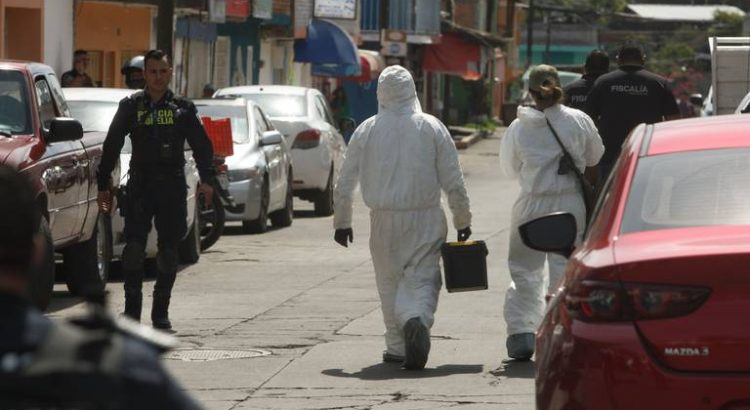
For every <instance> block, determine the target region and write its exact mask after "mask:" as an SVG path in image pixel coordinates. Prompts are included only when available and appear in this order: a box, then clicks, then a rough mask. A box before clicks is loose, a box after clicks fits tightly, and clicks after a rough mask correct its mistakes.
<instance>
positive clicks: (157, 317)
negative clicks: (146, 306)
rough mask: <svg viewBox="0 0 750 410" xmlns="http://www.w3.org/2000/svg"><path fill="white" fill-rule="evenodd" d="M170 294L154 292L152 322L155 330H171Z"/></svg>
mask: <svg viewBox="0 0 750 410" xmlns="http://www.w3.org/2000/svg"><path fill="white" fill-rule="evenodd" d="M169 296H170V295H169V294H168V293H167V294H165V293H161V292H154V303H153V305H151V322H152V323H153V325H154V328H155V329H162V330H169V329H171V328H172V322H170V321H169Z"/></svg>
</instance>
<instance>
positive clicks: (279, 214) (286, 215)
mask: <svg viewBox="0 0 750 410" xmlns="http://www.w3.org/2000/svg"><path fill="white" fill-rule="evenodd" d="M293 180H294V179H293V178H292V170H291V169H290V170H289V178H288V180H287V182H286V198H285V199H284V207H283V208H282V209H279V210H278V211H275V212H271V215H270V217H271V224H273V226H276V227H279V228H285V227H287V226H291V225H292V221H293V220H294V192H293V191H292V181H293Z"/></svg>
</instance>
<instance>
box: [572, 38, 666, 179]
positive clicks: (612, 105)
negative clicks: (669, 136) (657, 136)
mask: <svg viewBox="0 0 750 410" xmlns="http://www.w3.org/2000/svg"><path fill="white" fill-rule="evenodd" d="M644 63H645V55H644V53H643V51H642V50H641V48H640V47H639V46H636V45H625V46H622V47H621V48H620V51H619V52H618V53H617V64H618V66H619V67H618V69H617V70H615V71H613V72H611V73H608V74H604V75H602V76H601V77H599V78H598V79H597V80H596V82H595V83H594V86H593V88H592V89H591V92H590V93H589V96H588V99H587V101H586V112H587V113H588V114H589V115H590V116H591V118H592V119H593V120H594V121H595V123H596V125H597V127H598V128H599V134H600V135H601V136H602V140H603V141H604V147H605V151H604V156H603V157H602V160H601V162H600V163H599V175H600V176H601V179H600V181H605V180H606V179H607V176H608V175H609V173H610V171H611V169H612V166H613V165H614V163H615V160H617V157H618V156H619V155H620V149H621V146H622V143H623V142H624V141H625V139H626V138H627V136H628V134H629V133H630V131H631V130H632V129H633V128H634V127H635V126H636V125H638V124H640V123H647V124H653V123H657V122H661V121H665V120H671V119H675V118H679V116H680V110H679V108H678V107H677V102H676V100H675V97H674V95H673V94H672V90H671V89H670V87H669V85H668V84H667V80H666V79H664V78H663V77H661V76H659V75H656V74H654V73H652V72H650V71H648V70H646V69H645V68H644V67H643V64H644Z"/></svg>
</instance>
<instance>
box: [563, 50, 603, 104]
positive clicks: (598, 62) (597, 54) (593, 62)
mask: <svg viewBox="0 0 750 410" xmlns="http://www.w3.org/2000/svg"><path fill="white" fill-rule="evenodd" d="M608 71H609V55H607V53H605V52H604V51H602V50H594V51H592V52H590V53H589V55H588V56H587V57H586V64H584V66H583V77H581V78H579V79H578V80H576V81H574V82H572V83H570V84H568V85H566V86H565V88H563V98H564V101H563V104H565V105H567V106H568V107H570V108H575V109H578V110H581V111H584V112H585V111H586V99H587V98H588V95H589V92H590V91H591V87H593V85H594V82H595V81H596V80H597V78H599V77H600V76H601V75H602V74H606V73H607V72H608Z"/></svg>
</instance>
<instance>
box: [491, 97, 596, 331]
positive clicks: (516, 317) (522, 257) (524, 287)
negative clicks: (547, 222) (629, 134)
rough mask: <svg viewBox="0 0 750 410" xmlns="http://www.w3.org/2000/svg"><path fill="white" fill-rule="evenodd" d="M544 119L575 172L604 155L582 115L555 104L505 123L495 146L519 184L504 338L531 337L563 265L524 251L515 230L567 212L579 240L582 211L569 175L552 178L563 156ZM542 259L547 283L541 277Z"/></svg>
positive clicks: (548, 256) (573, 179)
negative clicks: (569, 156)
mask: <svg viewBox="0 0 750 410" xmlns="http://www.w3.org/2000/svg"><path fill="white" fill-rule="evenodd" d="M545 116H546V118H548V119H549V121H550V123H551V124H552V126H553V127H554V128H555V131H557V134H558V135H559V137H560V139H561V140H562V142H563V144H565V147H566V149H567V150H568V152H569V153H570V155H571V156H572V157H573V160H574V162H575V164H576V167H577V168H578V169H579V170H581V172H583V171H584V170H585V168H586V167H590V166H594V165H596V164H597V163H598V162H599V159H600V158H601V156H602V154H603V153H604V145H602V140H601V138H600V137H599V133H598V132H597V129H596V126H595V125H594V122H593V121H592V120H591V118H590V117H589V116H588V115H586V114H585V113H584V112H582V111H579V110H576V109H573V108H569V107H566V106H563V105H559V104H557V105H555V106H552V107H550V108H547V109H546V110H544V112H543V113H542V112H541V111H539V110H537V109H535V108H531V107H518V116H517V119H516V120H515V121H513V122H512V123H511V124H510V126H509V127H508V129H507V131H506V132H505V136H504V137H503V139H502V142H501V144H500V165H501V167H502V169H503V171H504V172H505V174H507V175H508V176H510V177H516V178H518V180H519V183H520V185H521V193H520V195H519V196H518V199H517V200H516V202H515V204H514V205H513V211H512V214H511V227H510V250H509V253H508V268H509V270H510V275H511V278H512V282H511V284H510V287H509V288H508V291H507V293H506V296H505V307H504V309H503V313H504V315H505V322H506V324H507V326H508V336H510V335H514V334H519V333H535V332H536V328H537V326H538V325H539V323H540V322H541V319H542V315H543V314H544V309H545V300H544V297H545V294H546V293H550V294H552V293H553V292H554V290H555V289H556V288H557V286H558V285H559V282H560V280H561V279H562V275H563V273H564V271H565V265H566V263H567V260H566V259H565V258H564V257H562V256H560V255H555V254H546V253H544V252H539V251H535V250H532V249H530V248H528V247H526V245H524V244H523V242H522V241H521V236H520V235H519V233H518V226H519V225H521V224H522V223H524V222H527V221H529V220H531V219H534V218H537V217H540V216H543V215H545V214H548V213H551V212H557V211H562V212H570V213H572V214H573V215H574V216H575V218H576V222H577V224H578V234H579V238H580V237H581V235H582V233H583V230H584V224H585V220H586V206H585V204H584V201H583V197H582V194H581V191H580V189H581V188H580V185H579V183H578V180H577V179H576V176H575V174H574V172H573V171H572V170H571V171H570V172H568V173H567V174H566V175H558V174H557V170H558V166H559V162H560V158H561V157H562V155H563V154H562V150H561V149H560V145H559V144H558V143H557V141H556V140H555V137H554V136H553V135H552V131H550V129H549V127H548V126H547V122H546V121H545ZM545 259H546V260H547V262H548V264H549V278H545V275H544V262H545ZM545 282H546V283H545ZM545 285H546V286H545Z"/></svg>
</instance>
